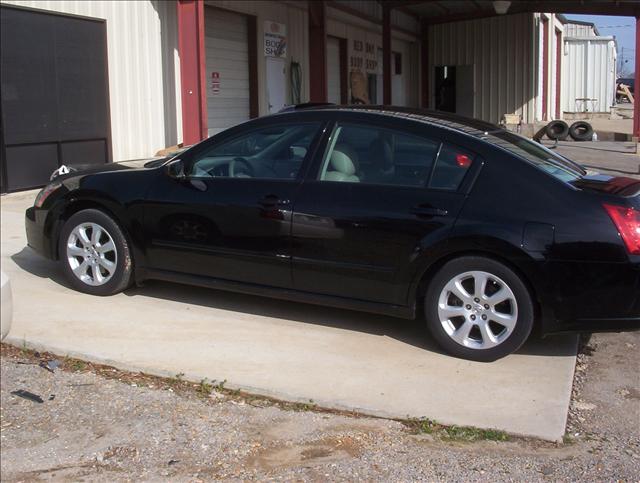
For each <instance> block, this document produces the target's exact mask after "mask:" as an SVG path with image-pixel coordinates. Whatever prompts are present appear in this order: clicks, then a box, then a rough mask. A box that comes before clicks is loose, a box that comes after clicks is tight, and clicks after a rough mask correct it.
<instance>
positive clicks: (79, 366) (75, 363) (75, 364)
mask: <svg viewBox="0 0 640 483" xmlns="http://www.w3.org/2000/svg"><path fill="white" fill-rule="evenodd" d="M86 368H87V363H86V362H84V361H81V360H79V359H73V360H72V361H71V370H73V371H76V372H80V371H84V370H85V369H86Z"/></svg>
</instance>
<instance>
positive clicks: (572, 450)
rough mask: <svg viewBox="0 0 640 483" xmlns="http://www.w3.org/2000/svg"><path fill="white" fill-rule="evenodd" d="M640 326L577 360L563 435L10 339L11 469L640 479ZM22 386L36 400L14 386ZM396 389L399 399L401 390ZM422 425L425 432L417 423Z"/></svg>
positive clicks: (604, 339)
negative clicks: (278, 397)
mask: <svg viewBox="0 0 640 483" xmlns="http://www.w3.org/2000/svg"><path fill="white" fill-rule="evenodd" d="M639 349H640V333H639V332H635V333H627V334H602V335H594V336H593V337H592V339H591V340H590V341H589V342H588V343H587V344H586V345H585V346H584V347H583V350H582V352H581V354H580V355H579V358H578V365H577V368H576V369H577V372H576V381H575V386H574V395H573V401H572V404H571V410H570V415H569V418H570V419H569V425H568V431H567V436H566V438H565V443H564V444H551V443H545V442H541V441H535V440H525V439H519V438H515V437H509V438H508V440H507V441H502V439H504V437H505V435H503V434H501V433H498V432H482V431H473V430H461V429H460V428H442V427H439V426H438V425H433V424H427V423H422V424H420V423H418V422H415V421H414V422H399V421H390V420H385V419H375V418H368V417H361V416H358V415H348V414H336V413H332V412H326V411H322V410H320V409H319V408H316V407H315V406H314V404H313V402H309V404H302V405H301V404H287V403H281V402H277V401H270V400H266V399H263V398H254V397H251V396H249V395H243V394H237V393H233V392H232V391H229V390H226V389H224V387H218V388H217V389H216V387H214V386H213V385H212V384H211V383H209V382H207V381H205V382H203V383H202V384H200V385H194V384H190V383H186V382H184V381H181V380H180V377H179V375H177V377H175V378H174V379H158V378H154V377H150V376H144V375H140V374H130V373H124V372H120V371H116V370H115V369H111V368H109V367H105V366H94V365H90V364H85V363H83V362H81V361H77V360H70V359H64V358H60V359H59V360H60V362H61V366H60V367H58V368H54V371H55V372H53V373H52V372H50V371H48V370H46V369H44V368H42V367H39V366H38V363H39V362H43V361H47V360H50V358H51V356H50V355H44V354H35V355H34V354H30V353H27V352H26V351H21V350H20V349H17V348H13V347H10V346H6V345H3V346H2V359H1V376H2V378H1V391H0V392H1V411H0V428H1V441H0V442H1V449H2V458H1V477H2V480H3V481H41V480H53V481H60V480H65V481H68V480H73V481H130V480H147V481H148V480H153V481H208V480H221V479H232V480H268V479H278V480H297V481H300V480H303V481H328V480H331V481H334V480H337V481H356V480H371V481H415V480H430V481H433V480H449V481H514V480H527V481H559V480H572V481H616V480H622V481H638V480H640V351H639ZM20 389H23V390H26V391H29V392H30V393H33V394H36V395H38V396H39V397H40V398H41V399H42V401H43V402H35V401H32V400H29V399H25V398H23V397H19V396H17V395H14V394H12V392H14V391H17V390H20ZM398 397H402V395H401V394H398ZM420 428H422V430H423V431H420V430H419V429H420Z"/></svg>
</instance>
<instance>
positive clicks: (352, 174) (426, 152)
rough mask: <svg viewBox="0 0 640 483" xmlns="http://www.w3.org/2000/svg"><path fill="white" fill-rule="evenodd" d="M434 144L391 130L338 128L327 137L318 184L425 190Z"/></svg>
mask: <svg viewBox="0 0 640 483" xmlns="http://www.w3.org/2000/svg"><path fill="white" fill-rule="evenodd" d="M439 147H440V142H439V141H438V140H434V139H429V138H425V137H422V136H415V135H412V134H407V133H405V132H402V131H398V130H395V129H388V128H382V127H373V126H370V125H360V124H348V123H345V124H339V125H338V126H337V127H336V129H335V131H334V133H333V134H332V136H331V141H330V144H329V148H328V150H327V153H326V155H325V158H324V161H323V163H322V167H321V169H320V173H319V175H318V177H319V179H320V181H332V182H336V181H337V182H347V183H365V184H384V185H395V186H415V187H426V185H427V182H428V180H429V177H430V175H431V170H432V168H433V162H434V160H435V158H436V155H437V153H438V148H439Z"/></svg>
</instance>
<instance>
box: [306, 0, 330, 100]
mask: <svg viewBox="0 0 640 483" xmlns="http://www.w3.org/2000/svg"><path fill="white" fill-rule="evenodd" d="M308 5H309V94H310V95H309V97H310V99H309V100H310V101H311V102H327V29H326V19H327V10H326V6H325V3H324V1H321V0H309V2H308Z"/></svg>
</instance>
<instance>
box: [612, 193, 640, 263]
mask: <svg viewBox="0 0 640 483" xmlns="http://www.w3.org/2000/svg"><path fill="white" fill-rule="evenodd" d="M604 209H605V210H607V213H608V214H609V216H610V217H611V220H612V221H613V224H614V225H616V228H617V229H618V233H620V237H622V241H623V242H624V244H625V246H626V247H627V251H628V252H629V253H631V254H632V255H640V211H638V210H636V209H635V208H631V207H629V206H618V205H609V204H606V203H605V204H604Z"/></svg>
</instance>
